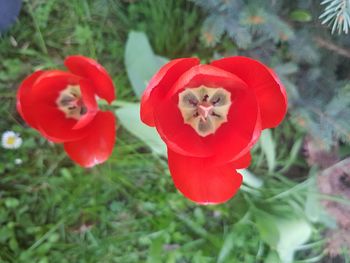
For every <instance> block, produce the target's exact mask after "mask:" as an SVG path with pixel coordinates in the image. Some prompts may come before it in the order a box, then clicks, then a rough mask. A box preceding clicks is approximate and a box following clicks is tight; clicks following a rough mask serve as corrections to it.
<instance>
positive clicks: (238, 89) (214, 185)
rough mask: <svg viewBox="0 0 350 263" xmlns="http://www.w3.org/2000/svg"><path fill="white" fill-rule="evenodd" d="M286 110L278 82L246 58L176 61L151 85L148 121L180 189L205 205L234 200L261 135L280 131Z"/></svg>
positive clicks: (144, 105)
mask: <svg viewBox="0 0 350 263" xmlns="http://www.w3.org/2000/svg"><path fill="white" fill-rule="evenodd" d="M286 111H287V96H286V92H285V89H284V87H283V85H282V84H281V82H280V81H279V79H278V77H277V75H276V74H275V73H274V72H273V71H272V70H271V69H270V68H268V67H267V66H265V65H264V64H262V63H260V62H258V61H256V60H253V59H250V58H247V57H228V58H224V59H220V60H216V61H213V62H212V63H211V64H210V65H201V64H199V60H198V59H196V58H181V59H175V60H173V61H170V62H169V63H168V64H166V65H165V66H163V67H162V68H161V69H160V70H159V72H158V73H156V74H155V75H154V77H153V78H152V79H151V81H150V83H149V85H148V86H147V88H146V90H145V92H144V94H143V96H142V100H141V119H142V121H143V122H144V123H146V124H147V125H149V126H155V127H156V128H157V130H158V132H159V134H160V136H161V137H162V139H163V140H164V142H165V143H166V144H167V147H168V163H169V169H170V173H171V175H172V178H173V180H174V183H175V186H176V187H177V188H178V189H179V190H180V191H181V192H182V193H183V194H184V195H185V196H186V197H187V198H189V199H191V200H192V201H194V202H197V203H200V204H217V203H222V202H225V201H227V200H228V199H230V198H231V197H232V196H233V195H234V194H235V193H236V191H237V190H238V189H239V187H240V185H241V183H242V176H241V175H240V174H239V173H238V172H237V171H236V169H240V168H246V167H248V166H249V164H250V160H251V156H250V152H249V151H250V149H251V148H252V147H253V145H254V144H255V143H256V141H257V139H258V138H259V136H260V133H261V130H262V129H266V128H272V127H276V126H277V125H278V124H279V123H280V122H281V121H282V119H283V118H284V116H285V114H286Z"/></svg>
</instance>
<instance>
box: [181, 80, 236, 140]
mask: <svg viewBox="0 0 350 263" xmlns="http://www.w3.org/2000/svg"><path fill="white" fill-rule="evenodd" d="M230 106H231V93H230V92H228V91H227V90H225V89H223V88H209V87H206V86H200V87H198V88H187V89H185V90H184V91H182V92H180V93H179V104H178V107H179V109H180V112H181V114H182V117H183V119H184V123H186V124H189V125H191V126H192V128H193V129H194V130H195V131H196V132H197V133H198V134H199V135H200V136H202V137H205V136H207V135H209V134H213V133H215V132H216V130H217V129H218V128H219V127H220V126H221V124H223V123H225V122H227V114H228V111H229V109H230Z"/></svg>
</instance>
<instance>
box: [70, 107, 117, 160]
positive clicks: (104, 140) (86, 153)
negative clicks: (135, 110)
mask: <svg viewBox="0 0 350 263" xmlns="http://www.w3.org/2000/svg"><path fill="white" fill-rule="evenodd" d="M115 125H116V121H115V117H114V114H113V113H112V112H102V111H100V112H99V113H98V114H97V115H96V117H95V119H94V120H93V122H92V123H91V126H89V127H92V128H91V129H90V130H89V132H88V134H87V136H86V137H85V138H83V139H81V140H78V141H72V142H66V143H64V149H65V151H66V152H67V154H68V155H69V157H70V158H71V159H72V160H73V161H75V162H77V163H78V164H80V165H81V166H83V167H92V166H95V165H96V164H100V163H103V162H104V161H106V160H107V159H108V158H109V156H110V155H111V154H112V151H113V146H114V143H115V133H116V131H115Z"/></svg>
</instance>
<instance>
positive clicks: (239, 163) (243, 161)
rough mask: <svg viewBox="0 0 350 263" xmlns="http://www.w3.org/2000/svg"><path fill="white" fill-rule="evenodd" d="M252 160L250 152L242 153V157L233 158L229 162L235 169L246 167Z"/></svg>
mask: <svg viewBox="0 0 350 263" xmlns="http://www.w3.org/2000/svg"><path fill="white" fill-rule="evenodd" d="M251 161H252V155H251V154H250V152H248V153H246V154H244V155H243V156H242V157H240V158H238V159H236V160H234V161H233V162H232V163H231V164H232V165H233V167H234V168H235V169H244V168H247V167H248V166H249V165H250V163H251Z"/></svg>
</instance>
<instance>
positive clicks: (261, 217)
mask: <svg viewBox="0 0 350 263" xmlns="http://www.w3.org/2000/svg"><path fill="white" fill-rule="evenodd" d="M254 214H255V225H256V228H257V229H258V231H259V233H260V237H261V239H262V240H263V241H264V242H265V243H267V244H268V245H270V247H272V248H275V247H276V246H277V244H278V241H279V232H278V229H277V226H276V224H275V217H274V216H272V215H270V214H268V213H266V212H264V211H262V210H255V211H254Z"/></svg>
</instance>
